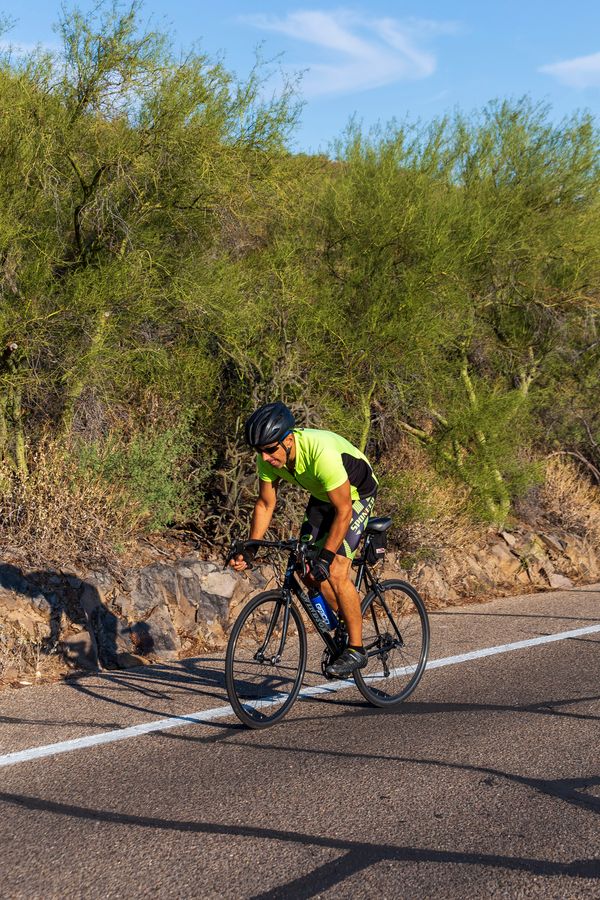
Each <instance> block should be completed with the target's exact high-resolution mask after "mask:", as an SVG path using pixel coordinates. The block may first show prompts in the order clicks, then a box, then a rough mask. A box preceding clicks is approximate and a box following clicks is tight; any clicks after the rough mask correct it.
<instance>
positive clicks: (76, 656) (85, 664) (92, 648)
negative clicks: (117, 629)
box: [61, 628, 100, 669]
mask: <svg viewBox="0 0 600 900" xmlns="http://www.w3.org/2000/svg"><path fill="white" fill-rule="evenodd" d="M61 646H62V651H63V654H64V657H65V659H66V661H67V662H68V663H69V665H71V666H74V667H75V668H77V669H98V668H99V667H100V662H99V659H98V645H97V644H96V640H95V638H94V636H93V635H92V634H90V632H89V631H87V629H85V628H84V629H82V630H81V631H78V632H77V633H76V634H73V635H71V636H70V637H67V638H65V639H64V640H63V641H61Z"/></svg>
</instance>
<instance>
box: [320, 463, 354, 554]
mask: <svg viewBox="0 0 600 900" xmlns="http://www.w3.org/2000/svg"><path fill="white" fill-rule="evenodd" d="M327 496H328V497H329V500H330V502H331V504H332V506H333V507H334V509H335V517H334V520H333V522H332V524H331V529H330V531H329V534H328V535H327V540H326V541H325V544H324V546H323V549H324V550H331V552H332V553H337V551H338V550H339V548H340V545H341V543H342V541H343V540H344V538H345V537H346V532H347V531H348V528H349V527H350V522H351V521H352V495H351V494H350V482H349V481H345V482H344V483H343V484H341V485H340V486H339V487H337V488H335V490H333V491H327Z"/></svg>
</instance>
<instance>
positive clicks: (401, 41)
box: [241, 9, 458, 97]
mask: <svg viewBox="0 0 600 900" xmlns="http://www.w3.org/2000/svg"><path fill="white" fill-rule="evenodd" d="M241 21H243V22H244V23H246V24H249V25H253V26H254V27H256V28H259V29H261V30H263V31H271V32H275V33H278V34H283V35H285V36H286V37H290V38H292V39H294V40H297V41H301V42H303V43H306V44H312V45H313V46H316V47H320V48H324V49H325V50H329V51H333V53H334V54H335V57H334V59H333V60H332V61H331V62H330V61H329V60H326V61H323V62H318V63H314V64H312V65H307V66H303V68H306V69H307V73H306V75H305V76H304V78H303V82H302V85H303V93H304V94H305V95H307V96H313V97H314V96H318V95H320V94H341V93H348V92H350V91H361V90H368V89H370V88H375V87H381V86H383V85H386V84H392V83H394V82H396V81H401V80H414V79H419V78H427V77H428V76H430V75H432V74H433V72H434V71H435V68H436V58H435V56H434V55H433V54H432V53H431V52H429V51H427V50H426V49H424V47H423V46H422V45H423V42H424V41H425V40H427V39H429V38H431V37H433V36H436V35H438V34H449V33H455V32H456V31H457V30H458V26H457V25H456V24H455V23H452V22H434V21H431V20H427V19H408V20H405V21H398V20H396V19H390V18H383V19H366V18H364V17H362V16H359V15H358V14H356V13H353V12H351V11H349V10H345V9H339V10H332V11H326V12H325V11H320V10H297V11H296V12H292V13H289V14H288V15H287V16H286V17H285V18H280V17H278V16H266V15H254V16H243V17H241Z"/></svg>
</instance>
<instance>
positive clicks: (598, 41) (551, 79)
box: [0, 0, 600, 152]
mask: <svg viewBox="0 0 600 900" xmlns="http://www.w3.org/2000/svg"><path fill="white" fill-rule="evenodd" d="M69 5H70V4H68V3H67V6H69ZM78 5H79V7H80V8H81V9H82V10H86V9H90V8H92V7H93V6H95V5H96V0H94V2H87V0H81V2H80V3H79V4H78ZM0 9H1V10H2V11H3V12H4V13H5V14H7V15H8V16H9V17H10V18H11V19H13V20H15V25H14V27H13V28H12V29H11V31H10V32H9V34H8V35H5V36H4V37H5V41H6V39H9V40H10V41H12V42H13V43H14V44H16V45H22V46H26V47H27V46H30V45H32V44H35V43H38V42H39V43H43V44H53V43H56V36H55V35H54V33H53V31H52V23H53V21H55V20H56V19H57V17H58V15H59V10H60V4H59V3H58V2H57V3H56V4H54V3H53V2H52V0H50V2H49V3H48V2H46V0H44V2H42V0H21V2H15V0H4V2H2V0H0ZM144 16H145V17H146V18H151V19H152V21H153V22H154V23H155V24H162V25H164V26H165V27H166V28H168V30H170V31H171V32H172V34H173V36H174V40H175V44H176V45H180V46H181V47H189V46H190V44H192V43H193V42H196V43H197V44H198V45H199V46H200V48H201V49H202V50H203V51H204V52H205V53H207V54H209V55H210V56H213V57H214V56H217V55H219V56H220V57H221V58H222V59H223V61H224V63H225V65H226V66H227V67H228V68H229V69H231V70H232V71H234V72H236V73H237V74H238V75H239V76H241V77H243V76H245V75H246V74H247V73H248V71H249V70H250V68H251V66H252V63H253V60H254V53H255V50H256V48H257V47H258V46H259V45H260V46H261V47H262V51H261V52H262V55H263V56H264V57H266V58H267V59H272V58H273V59H274V58H276V57H278V56H279V55H281V57H280V63H279V64H278V65H279V66H281V67H283V69H287V70H289V71H290V72H292V73H293V72H303V73H304V74H303V78H302V93H303V96H304V100H305V106H304V110H303V113H302V121H301V123H300V126H299V128H298V131H297V132H296V135H295V138H294V149H298V150H305V151H310V152H316V151H318V150H327V147H328V145H329V144H330V142H331V141H332V140H334V139H335V138H336V137H337V136H339V135H340V134H341V133H342V131H343V129H344V127H345V125H346V124H347V122H348V120H349V118H350V117H351V116H352V115H355V116H356V117H357V118H358V119H359V120H360V121H361V122H362V123H363V125H364V126H365V127H368V126H370V125H373V124H375V123H376V122H377V121H387V120H389V119H392V118H396V119H400V120H403V119H405V118H408V119H409V120H411V121H413V120H416V119H420V120H422V121H428V120H430V119H432V118H434V117H436V116H440V115H443V114H444V113H447V112H452V111H453V110H454V109H457V108H459V109H461V110H463V111H465V112H470V111H472V110H474V109H477V108H480V107H482V106H483V105H484V104H485V103H487V102H488V101H489V100H491V99H493V98H498V97H502V98H503V97H520V96H522V95H523V94H529V95H530V96H531V97H532V98H533V99H534V100H540V101H546V102H548V103H549V104H551V106H552V109H553V116H554V118H556V119H560V118H562V117H563V116H565V115H568V114H570V113H572V112H574V111H575V110H577V109H588V110H590V111H591V112H592V113H593V114H594V115H595V116H596V117H597V119H598V121H599V122H600V2H598V0H595V2H592V0H573V2H570V3H567V2H562V0H545V2H541V0H521V2H515V0H503V2H489V0H488V2H487V3H486V2H482V0H477V2H475V0H455V2H453V3H447V2H446V3H443V2H436V0H421V2H419V3H417V2H416V0H410V2H392V0H371V2H369V3H368V4H367V3H359V4H355V3H351V2H348V3H344V2H343V0H342V2H340V3H328V2H318V0H314V2H306V3H304V2H298V3H291V2H287V0H283V2H273V0H243V2H242V0H220V2H211V3H207V2H204V0H195V2H193V0H192V2H189V0H188V2H184V0H146V3H145V4H144ZM276 68H277V67H275V69H276ZM279 77H280V76H279V75H278V74H274V76H273V78H274V79H275V80H276V79H277V78H279Z"/></svg>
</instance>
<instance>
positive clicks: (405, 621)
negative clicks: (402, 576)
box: [356, 582, 429, 706]
mask: <svg viewBox="0 0 600 900" xmlns="http://www.w3.org/2000/svg"><path fill="white" fill-rule="evenodd" d="M364 613H365V615H364V622H363V629H364V633H363V643H364V646H365V649H366V650H367V655H368V657H369V661H368V663H367V666H366V667H365V668H364V669H361V670H360V672H359V673H357V676H356V683H357V685H358V687H359V689H360V690H361V691H362V693H363V694H364V696H365V697H366V698H367V699H368V700H369V701H370V702H371V703H374V704H375V705H378V706H386V705H390V704H392V703H399V702H401V701H402V700H404V699H406V697H408V695H409V694H410V693H411V692H412V691H413V690H414V688H415V687H416V685H417V683H418V681H419V680H420V678H421V675H422V672H423V668H424V666H425V662H426V658H427V650H428V643H429V627H428V623H427V615H426V613H425V610H424V607H423V605H422V601H421V600H420V598H419V596H418V594H416V592H415V591H414V589H413V588H410V586H408V585H405V584H404V583H403V582H386V583H385V586H384V593H383V597H381V596H378V595H377V594H376V593H375V592H373V593H372V594H370V595H369V597H368V598H367V601H366V604H365V607H364Z"/></svg>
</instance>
